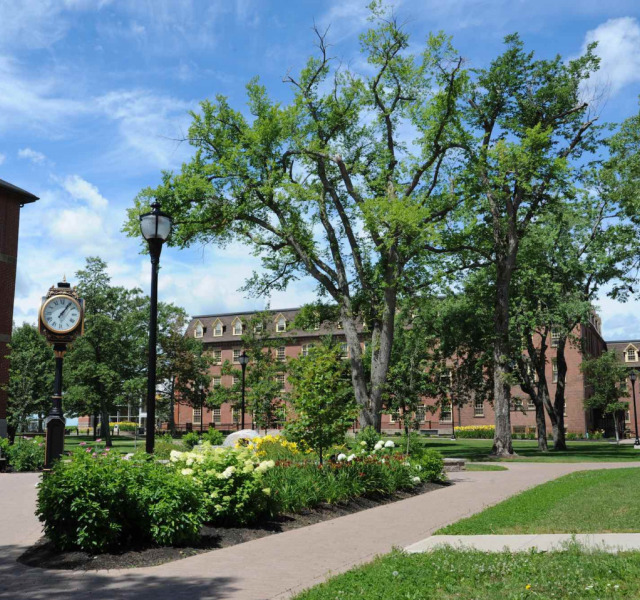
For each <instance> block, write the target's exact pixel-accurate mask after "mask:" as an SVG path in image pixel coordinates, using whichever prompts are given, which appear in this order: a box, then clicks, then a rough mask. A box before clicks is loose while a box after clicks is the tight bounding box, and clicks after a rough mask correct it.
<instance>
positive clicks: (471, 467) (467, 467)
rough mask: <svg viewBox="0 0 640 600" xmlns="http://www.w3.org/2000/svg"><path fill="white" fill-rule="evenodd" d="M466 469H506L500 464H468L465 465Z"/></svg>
mask: <svg viewBox="0 0 640 600" xmlns="http://www.w3.org/2000/svg"><path fill="white" fill-rule="evenodd" d="M465 470H467V471H508V470H509V469H507V467H503V466H502V465H480V464H477V463H476V464H470V465H467V466H466V467H465Z"/></svg>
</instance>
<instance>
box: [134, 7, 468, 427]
mask: <svg viewBox="0 0 640 600" xmlns="http://www.w3.org/2000/svg"><path fill="white" fill-rule="evenodd" d="M374 17H376V18H377V20H378V25H377V26H376V27H375V28H373V29H371V30H370V31H368V32H367V33H365V34H364V35H363V36H362V38H361V42H362V52H363V53H364V55H365V58H366V61H367V63H368V67H367V69H366V73H367V74H366V75H357V74H355V73H352V72H349V71H348V70H341V69H338V68H335V69H334V68H332V66H333V63H332V58H331V57H330V56H329V53H328V46H327V43H326V41H325V36H324V35H323V34H319V35H318V48H319V54H318V56H317V57H314V58H311V59H309V61H308V62H307V64H306V66H305V67H304V68H303V69H302V71H301V72H300V74H299V75H298V76H294V75H288V76H287V77H285V81H286V83H288V84H289V86H290V88H291V90H292V93H293V97H292V100H291V102H289V103H288V104H282V103H280V102H277V101H275V100H272V99H271V98H270V97H269V96H268V94H267V92H266V90H265V88H264V87H263V86H261V85H260V84H259V83H258V80H257V79H254V80H253V81H251V82H250V83H249V85H248V86H247V92H248V114H246V113H245V114H243V112H241V111H240V110H237V109H234V108H232V106H231V105H230V104H229V102H228V101H227V99H226V98H225V97H223V96H220V95H218V96H216V98H215V100H213V101H209V100H206V101H204V102H202V103H201V105H200V111H199V112H198V113H193V114H192V118H193V121H192V124H191V127H190V129H189V136H188V141H189V142H190V143H191V144H192V145H193V146H194V148H195V155H194V157H193V159H192V160H191V161H189V162H188V163H186V164H184V165H183V167H182V170H181V172H180V173H165V174H164V176H163V182H162V184H161V185H160V186H158V187H157V188H151V189H146V190H144V191H142V192H141V193H140V194H139V196H138V197H137V199H136V202H135V207H134V208H133V209H132V210H130V220H129V223H128V225H127V228H128V230H129V232H130V233H131V234H132V235H138V232H137V227H138V226H137V215H138V214H139V213H141V212H142V211H144V210H146V207H147V206H148V204H149V203H150V201H151V200H152V199H158V200H159V201H160V202H161V203H162V205H163V207H164V209H166V210H167V211H168V212H170V213H171V214H172V215H173V216H174V218H175V225H176V226H175V230H174V234H173V236H172V239H171V241H170V243H172V244H174V245H176V246H179V247H186V246H189V245H191V244H194V243H197V244H200V243H210V242H211V243H217V244H225V243H229V242H232V241H240V242H243V243H246V244H248V245H249V246H250V248H251V250H252V251H253V252H254V253H255V254H256V255H258V256H260V257H261V258H262V266H263V273H262V274H261V275H255V276H254V277H253V278H252V279H251V280H250V281H249V282H248V284H247V286H246V290H247V291H249V292H250V293H252V294H266V293H268V292H269V291H270V290H273V289H284V288H286V287H287V285H288V284H289V283H290V282H291V281H292V280H294V279H296V278H299V277H302V276H309V277H311V278H313V279H314V280H315V281H316V283H317V284H318V291H319V293H320V295H323V296H328V297H330V298H331V300H332V301H333V302H334V303H335V304H336V305H337V306H338V311H339V320H340V322H341V324H342V327H343V330H344V334H345V337H346V341H347V344H348V346H349V364H350V371H351V381H352V384H353V390H354V393H355V397H356V400H357V402H358V405H359V407H360V422H361V425H362V426H365V425H374V426H379V415H380V411H381V408H382V397H383V392H384V384H385V381H386V378H387V372H388V369H389V362H390V357H391V349H392V344H393V337H394V329H395V315H396V308H397V302H398V295H399V293H400V292H401V291H402V289H403V287H404V286H405V285H406V284H407V283H409V282H413V281H414V280H415V278H416V277H422V273H423V272H422V267H423V265H424V264H425V257H424V255H425V253H427V254H429V253H430V252H431V251H430V250H429V248H435V244H436V243H437V240H438V232H439V230H441V229H442V228H443V227H444V223H445V220H446V218H447V216H448V215H449V214H450V213H451V211H452V210H454V209H455V208H456V207H457V206H458V205H459V202H460V201H459V199H458V198H457V197H455V196H454V195H452V194H451V193H450V179H451V177H452V176H453V175H452V174H453V173H454V172H455V170H456V168H457V167H459V158H460V153H459V150H458V147H459V146H460V143H461V142H460V138H461V137H462V134H461V132H460V118H459V102H458V101H459V98H460V96H461V94H462V92H463V89H464V87H465V85H466V82H467V76H466V73H465V71H464V69H463V68H462V59H461V58H460V57H459V56H458V55H457V54H456V52H455V51H454V50H453V49H452V47H451V45H450V43H449V40H448V38H446V37H445V36H444V35H437V36H430V37H429V38H428V40H427V43H426V46H425V47H424V50H423V51H422V52H421V54H420V55H418V56H416V55H413V54H411V53H410V52H409V38H408V36H407V34H406V33H405V32H404V31H403V30H402V29H401V28H400V27H399V26H398V25H397V23H396V22H395V20H393V19H385V18H382V17H383V15H382V14H381V13H379V12H378V10H377V9H376V8H375V7H374ZM407 130H409V131H412V132H413V133H412V139H411V140H410V141H409V140H406V139H405V138H404V136H403V132H404V131H407ZM434 256H435V254H434ZM359 321H360V322H362V321H364V322H366V323H367V326H368V330H369V332H370V336H371V356H370V363H369V368H365V364H364V359H363V354H362V351H361V347H360V336H359V333H358V327H357V324H358V322H359Z"/></svg>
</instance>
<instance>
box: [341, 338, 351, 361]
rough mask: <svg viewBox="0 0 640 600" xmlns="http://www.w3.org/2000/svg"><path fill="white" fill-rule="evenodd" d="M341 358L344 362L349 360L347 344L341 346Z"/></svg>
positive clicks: (343, 343)
mask: <svg viewBox="0 0 640 600" xmlns="http://www.w3.org/2000/svg"><path fill="white" fill-rule="evenodd" d="M340 358H341V359H342V360H346V359H347V358H349V346H347V343H346V342H342V343H341V344H340Z"/></svg>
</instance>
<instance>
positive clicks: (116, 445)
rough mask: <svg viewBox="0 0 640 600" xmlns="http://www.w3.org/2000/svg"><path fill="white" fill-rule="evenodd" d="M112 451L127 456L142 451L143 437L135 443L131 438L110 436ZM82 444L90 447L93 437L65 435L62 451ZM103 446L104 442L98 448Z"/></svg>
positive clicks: (139, 437)
mask: <svg viewBox="0 0 640 600" xmlns="http://www.w3.org/2000/svg"><path fill="white" fill-rule="evenodd" d="M111 441H112V442H113V450H117V451H118V452H122V454H127V453H128V452H135V451H136V450H144V436H138V440H137V443H136V441H135V440H134V439H133V438H130V437H125V436H112V437H111ZM81 442H84V443H85V444H87V445H88V446H92V445H93V444H94V443H95V442H94V440H93V436H90V435H67V436H65V438H64V449H65V450H74V449H75V448H77V447H78V445H79V444H80V443H81ZM103 446H104V442H101V443H100V447H103Z"/></svg>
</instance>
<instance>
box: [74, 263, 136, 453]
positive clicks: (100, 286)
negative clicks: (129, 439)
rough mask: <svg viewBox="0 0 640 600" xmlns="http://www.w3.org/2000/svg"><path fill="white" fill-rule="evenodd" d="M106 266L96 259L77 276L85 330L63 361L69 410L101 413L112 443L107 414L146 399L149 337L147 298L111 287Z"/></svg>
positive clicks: (104, 432)
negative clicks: (133, 401) (82, 303)
mask: <svg viewBox="0 0 640 600" xmlns="http://www.w3.org/2000/svg"><path fill="white" fill-rule="evenodd" d="M106 269H107V264H106V263H105V262H104V261H103V260H101V259H100V258H96V257H89V258H87V259H86V267H85V269H82V270H80V271H78V272H77V273H76V277H77V279H78V285H77V290H78V293H79V294H80V296H81V297H82V298H84V300H85V303H86V304H85V332H84V335H82V336H81V337H79V338H78V339H77V340H76V341H75V342H74V344H73V347H72V348H71V350H70V351H69V352H68V353H67V356H66V358H65V364H64V368H65V381H66V382H67V388H66V392H65V396H64V404H65V411H68V412H72V413H76V414H99V415H100V421H101V435H102V437H103V438H105V440H106V444H107V445H111V436H110V431H109V415H110V414H111V413H112V411H115V409H116V407H117V406H119V405H122V404H126V403H127V401H131V400H132V399H135V400H139V399H140V398H142V396H143V389H144V382H145V378H144V377H145V356H144V348H145V343H146V340H147V339H148V338H147V337H146V336H147V332H146V328H147V326H148V320H147V321H146V322H145V319H144V317H145V299H144V297H143V296H142V292H141V291H140V290H138V289H133V290H127V289H125V288H122V287H116V286H112V285H110V278H109V276H108V275H107V272H106Z"/></svg>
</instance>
